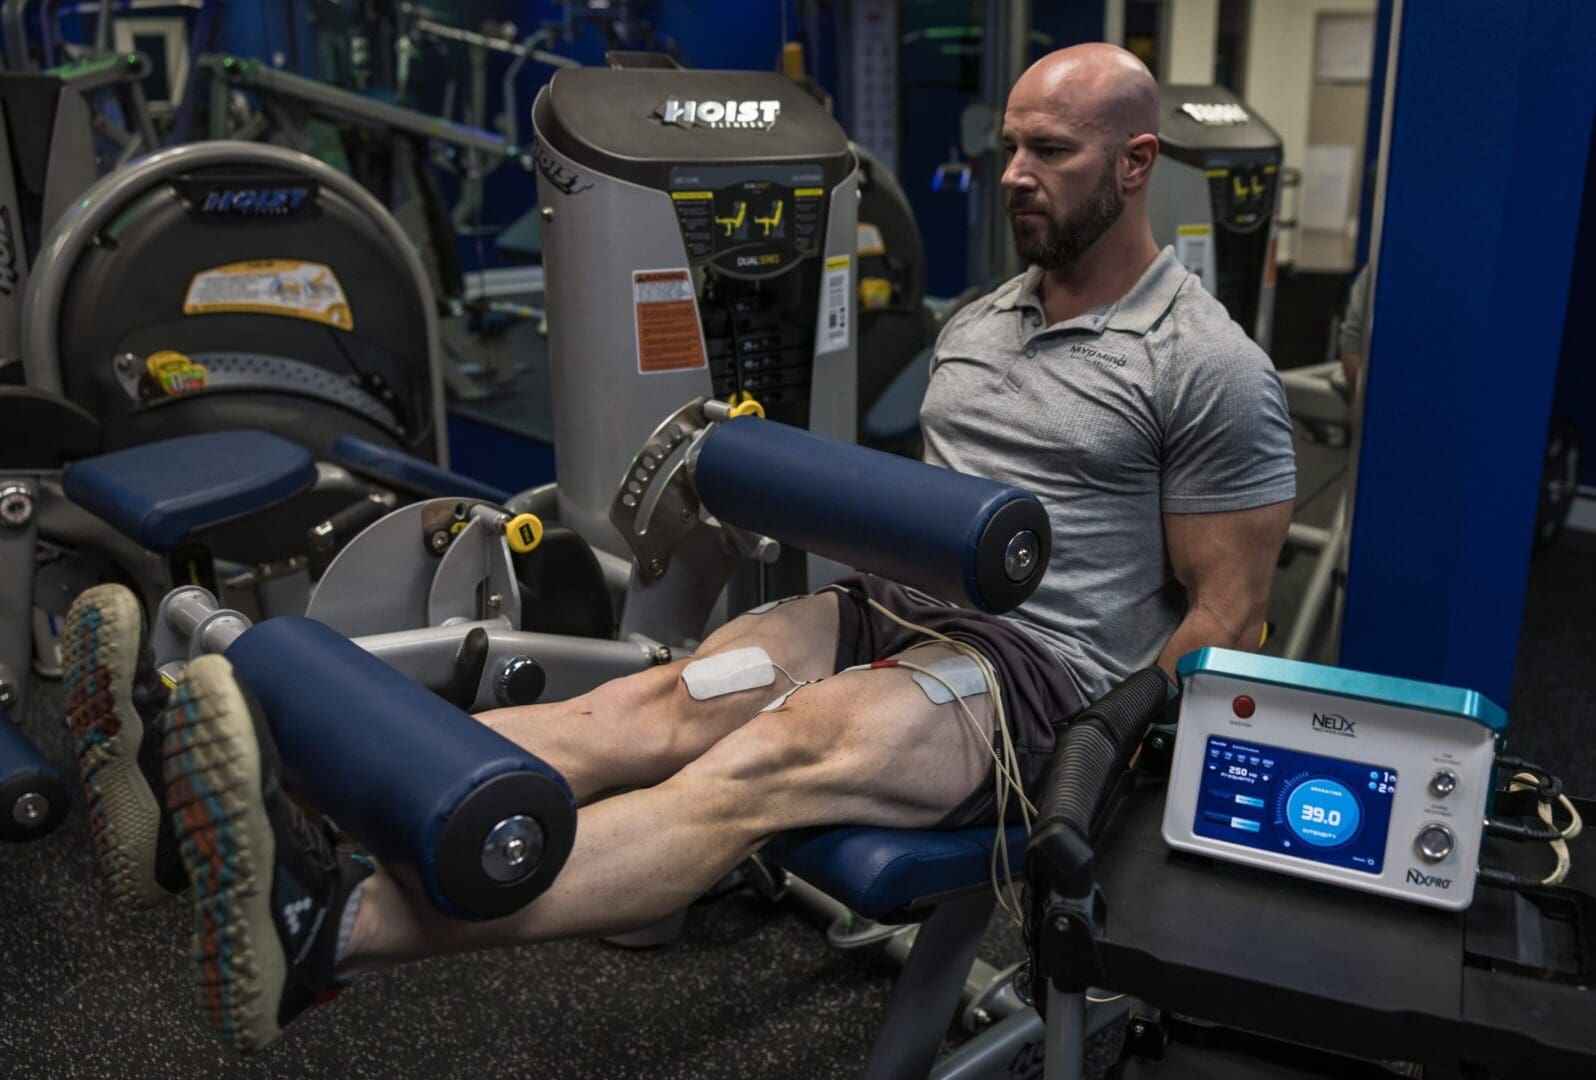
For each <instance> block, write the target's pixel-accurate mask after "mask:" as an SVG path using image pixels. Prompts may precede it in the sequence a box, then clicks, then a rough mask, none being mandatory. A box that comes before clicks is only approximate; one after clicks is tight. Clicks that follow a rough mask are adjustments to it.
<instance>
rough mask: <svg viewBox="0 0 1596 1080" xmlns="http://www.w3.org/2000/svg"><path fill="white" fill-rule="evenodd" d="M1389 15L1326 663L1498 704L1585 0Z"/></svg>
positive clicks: (1520, 576) (1565, 274) (1571, 149)
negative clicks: (1364, 326) (1361, 390)
mask: <svg viewBox="0 0 1596 1080" xmlns="http://www.w3.org/2000/svg"><path fill="white" fill-rule="evenodd" d="M1400 21H1401V25H1400V27H1398V28H1397V30H1396V45H1395V48H1396V49H1397V53H1398V71H1397V84H1396V91H1395V101H1394V113H1393V124H1392V138H1391V154H1390V161H1389V178H1388V186H1387V193H1386V203H1385V213H1384V219H1383V225H1382V227H1383V233H1382V239H1381V247H1380V251H1379V253H1378V263H1377V266H1378V270H1377V279H1376V282H1375V297H1374V308H1373V324H1372V339H1371V342H1370V358H1369V364H1368V376H1367V388H1366V408H1365V413H1364V432H1363V441H1362V444H1361V447H1360V453H1359V466H1358V481H1357V498H1356V504H1355V511H1354V521H1353V532H1352V541H1351V554H1350V562H1349V572H1348V586H1347V600H1346V619H1345V625H1344V628H1343V635H1342V642H1341V662H1342V663H1343V664H1344V665H1345V666H1347V667H1350V668H1358V669H1363V670H1368V671H1377V672H1385V673H1390V674H1395V675H1402V676H1407V677H1410V678H1419V679H1426V680H1432V681H1438V682H1443V683H1449V684H1452V685H1457V686H1465V687H1469V688H1472V689H1475V690H1478V691H1480V692H1482V693H1484V694H1485V695H1486V696H1488V697H1490V698H1492V699H1493V700H1495V701H1496V702H1497V703H1498V704H1503V705H1505V704H1506V703H1507V702H1508V700H1509V695H1510V691H1511V688H1512V679H1513V668H1514V662H1515V657H1516V653H1517V645H1518V633H1519V625H1520V621H1521V618H1522V610H1523V602H1524V585H1525V577H1526V570H1527V565H1528V560H1529V552H1530V541H1531V534H1532V529H1533V522H1534V517H1535V510H1536V503H1537V494H1538V486H1539V479H1540V472H1541V459H1542V456H1543V451H1544V446H1545V437H1546V419H1547V416H1548V414H1549V412H1550V409H1551V406H1552V399H1553V389H1554V383H1555V381H1556V376H1557V367H1558V360H1559V356H1560V354H1561V352H1562V348H1563V344H1564V319H1565V315H1566V313H1567V309H1568V305H1569V300H1570V298H1569V282H1570V276H1571V270H1572V267H1573V254H1574V238H1575V234H1576V232H1577V230H1578V228H1579V215H1580V210H1581V205H1582V202H1583V200H1584V198H1585V196H1586V192H1585V189H1584V183H1585V169H1586V164H1587V159H1588V158H1589V155H1590V138H1591V117H1592V109H1593V103H1596V65H1593V64H1592V63H1591V57H1592V56H1596V20H1593V19H1592V18H1591V17H1590V11H1589V4H1588V3H1586V2H1584V0H1518V2H1516V3H1513V4H1503V3H1500V2H1498V0H1452V2H1450V3H1447V4H1433V3H1415V2H1410V3H1407V4H1405V5H1404V7H1403V12H1402V16H1401V20H1400ZM1576 302H1577V303H1582V304H1588V301H1584V300H1579V301H1576ZM1583 362H1584V363H1587V364H1588V363H1589V354H1588V353H1587V355H1586V359H1585V360H1584V361H1583Z"/></svg>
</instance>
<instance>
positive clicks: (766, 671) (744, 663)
mask: <svg viewBox="0 0 1596 1080" xmlns="http://www.w3.org/2000/svg"><path fill="white" fill-rule="evenodd" d="M775 681H776V666H775V665H774V664H772V663H771V662H770V654H769V653H767V652H765V650H764V649H761V648H760V647H759V646H758V645H749V646H747V647H746V648H742V649H731V650H729V651H727V652H723V653H716V654H715V655H714V656H707V657H705V658H704V659H702V660H694V661H693V662H692V663H691V664H688V665H687V666H686V667H684V668H682V682H684V683H686V684H687V692H688V693H689V694H691V695H692V697H693V700H694V701H708V700H709V699H710V698H717V697H720V696H722V695H723V694H735V693H737V691H739V690H752V689H754V688H755V687H757V686H769V685H770V684H771V683H773V682H775Z"/></svg>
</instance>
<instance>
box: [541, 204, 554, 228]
mask: <svg viewBox="0 0 1596 1080" xmlns="http://www.w3.org/2000/svg"><path fill="white" fill-rule="evenodd" d="M538 217H540V218H542V219H543V222H544V224H548V223H549V222H551V221H553V220H554V207H552V206H545V207H544V208H543V209H541V210H539V211H538Z"/></svg>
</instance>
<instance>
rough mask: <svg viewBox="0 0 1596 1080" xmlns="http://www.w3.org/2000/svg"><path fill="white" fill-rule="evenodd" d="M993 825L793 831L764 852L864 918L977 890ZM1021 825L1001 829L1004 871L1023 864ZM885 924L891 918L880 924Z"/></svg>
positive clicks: (985, 876) (983, 881)
mask: <svg viewBox="0 0 1596 1080" xmlns="http://www.w3.org/2000/svg"><path fill="white" fill-rule="evenodd" d="M994 840H995V834H994V830H993V827H992V826H990V825H980V826H977V827H975V828H970V829H876V828H866V827H861V826H845V827H842V828H819V829H797V830H794V831H792V832H786V833H782V834H781V835H779V836H776V837H775V838H773V839H772V840H771V841H770V842H769V843H768V844H766V845H765V849H764V853H765V854H766V855H767V856H769V857H770V858H772V859H774V860H775V861H776V863H777V864H778V865H780V866H782V867H783V868H784V869H786V870H788V871H790V872H791V873H794V874H796V875H798V876H799V877H801V878H803V879H804V880H805V881H807V882H808V883H809V884H811V885H813V886H814V887H815V888H817V889H820V890H821V891H823V892H825V893H826V894H828V895H829V896H831V897H832V898H833V899H835V900H838V901H840V902H842V903H844V904H846V905H848V907H849V908H851V909H853V910H854V911H856V912H858V913H859V914H860V915H863V916H864V917H865V918H867V919H875V920H881V919H882V916H884V915H889V914H890V913H891V912H893V911H896V910H899V909H905V908H914V907H918V906H921V905H922V903H923V902H924V901H927V900H930V899H932V898H934V897H939V896H942V895H945V894H948V893H956V892H961V891H964V890H966V889H971V888H976V887H980V886H985V885H987V883H988V882H989V881H990V879H991V876H992V870H991V860H992V845H993V842H994ZM1025 841H1026V833H1025V827H1024V826H1023V825H1011V826H1009V828H1008V842H1009V866H1010V868H1011V869H1012V870H1013V871H1014V872H1015V873H1016V874H1017V873H1019V872H1020V870H1022V869H1023V868H1024V866H1025ZM885 921H893V920H890V919H888V920H885Z"/></svg>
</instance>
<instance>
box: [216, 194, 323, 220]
mask: <svg viewBox="0 0 1596 1080" xmlns="http://www.w3.org/2000/svg"><path fill="white" fill-rule="evenodd" d="M309 195H310V188H308V187H282V188H212V189H211V190H210V191H208V192H206V194H205V201H204V202H203V203H202V204H201V205H200V213H202V214H235V215H237V216H240V217H274V216H277V215H281V214H292V213H293V212H294V211H295V210H298V209H299V208H300V206H302V205H303V204H304V202H305V199H306V198H307V197H308V196H309Z"/></svg>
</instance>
